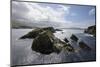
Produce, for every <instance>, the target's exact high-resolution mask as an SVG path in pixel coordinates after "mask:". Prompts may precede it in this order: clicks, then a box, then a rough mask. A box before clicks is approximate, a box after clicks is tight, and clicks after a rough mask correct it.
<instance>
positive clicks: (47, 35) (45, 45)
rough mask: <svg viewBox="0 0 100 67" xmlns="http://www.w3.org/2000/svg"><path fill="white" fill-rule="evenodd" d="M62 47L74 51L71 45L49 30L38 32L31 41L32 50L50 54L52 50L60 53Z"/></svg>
mask: <svg viewBox="0 0 100 67" xmlns="http://www.w3.org/2000/svg"><path fill="white" fill-rule="evenodd" d="M64 48H66V50H68V51H74V49H73V47H72V46H71V45H69V44H66V43H65V42H63V41H61V40H60V39H58V38H56V37H55V36H54V35H53V33H52V32H51V31H44V32H42V33H40V34H39V35H38V36H37V37H36V38H35V39H34V40H33V43H32V50H34V51H36V52H40V53H42V54H50V53H52V52H56V53H60V51H61V50H62V49H64Z"/></svg>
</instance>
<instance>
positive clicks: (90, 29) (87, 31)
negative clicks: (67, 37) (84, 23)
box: [84, 25, 96, 37]
mask: <svg viewBox="0 0 100 67" xmlns="http://www.w3.org/2000/svg"><path fill="white" fill-rule="evenodd" d="M84 33H88V34H92V35H93V36H94V37H96V25H94V26H90V27H88V28H87V29H86V30H85V31H84Z"/></svg>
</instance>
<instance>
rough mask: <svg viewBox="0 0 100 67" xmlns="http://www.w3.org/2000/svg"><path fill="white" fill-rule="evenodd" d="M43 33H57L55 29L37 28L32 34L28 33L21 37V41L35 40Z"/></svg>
mask: <svg viewBox="0 0 100 67" xmlns="http://www.w3.org/2000/svg"><path fill="white" fill-rule="evenodd" d="M43 31H51V32H52V33H54V32H55V30H54V28H53V27H46V28H37V29H35V30H32V31H31V32H29V33H27V34H26V35H24V36H22V37H20V39H25V38H35V37H37V36H38V35H39V34H40V33H41V32H43Z"/></svg>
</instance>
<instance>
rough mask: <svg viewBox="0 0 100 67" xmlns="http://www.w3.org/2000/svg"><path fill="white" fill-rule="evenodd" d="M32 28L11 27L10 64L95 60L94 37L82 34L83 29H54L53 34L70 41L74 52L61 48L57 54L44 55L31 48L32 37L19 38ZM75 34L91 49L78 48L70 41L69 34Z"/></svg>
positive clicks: (76, 44) (75, 43)
mask: <svg viewBox="0 0 100 67" xmlns="http://www.w3.org/2000/svg"><path fill="white" fill-rule="evenodd" d="M31 30H32V29H12V36H11V65H27V64H48V63H62V62H77V61H94V60H96V52H95V48H96V47H95V45H96V43H95V42H96V41H95V38H94V37H92V36H91V35H89V34H84V33H83V31H84V30H73V29H63V31H56V33H54V35H55V36H56V37H57V38H59V39H61V40H63V39H64V38H65V37H66V38H67V39H68V40H69V41H70V44H71V45H72V46H73V47H74V49H75V52H73V53H68V52H67V51H66V50H62V51H61V52H60V53H59V54H56V53H51V54H49V55H44V54H40V53H37V52H35V51H32V50H31V46H32V42H33V40H32V39H19V38H20V37H21V36H23V35H25V34H26V33H28V32H29V31H31ZM73 33H74V34H76V35H77V36H78V37H79V40H84V41H85V42H86V43H88V45H89V46H91V48H92V49H93V50H91V51H84V50H82V49H81V48H79V46H78V43H77V42H75V41H72V40H71V39H70V36H71V35H72V34H73Z"/></svg>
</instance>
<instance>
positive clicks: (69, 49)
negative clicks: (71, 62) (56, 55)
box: [64, 43, 74, 52]
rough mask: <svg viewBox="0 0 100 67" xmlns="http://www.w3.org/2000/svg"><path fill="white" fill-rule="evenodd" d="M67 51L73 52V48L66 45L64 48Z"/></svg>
mask: <svg viewBox="0 0 100 67" xmlns="http://www.w3.org/2000/svg"><path fill="white" fill-rule="evenodd" d="M64 47H65V48H66V49H67V50H68V51H70V52H74V48H73V47H72V46H71V45H70V44H69V43H68V44H67V45H65V46H64Z"/></svg>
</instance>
